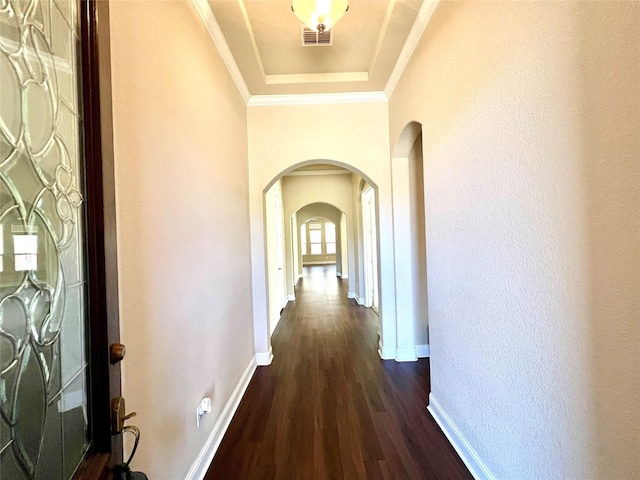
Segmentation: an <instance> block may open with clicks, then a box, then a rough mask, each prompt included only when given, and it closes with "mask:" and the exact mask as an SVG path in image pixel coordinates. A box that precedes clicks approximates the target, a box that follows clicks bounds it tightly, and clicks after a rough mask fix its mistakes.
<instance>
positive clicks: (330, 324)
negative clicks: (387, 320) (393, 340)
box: [205, 266, 472, 480]
mask: <svg viewBox="0 0 640 480" xmlns="http://www.w3.org/2000/svg"><path fill="white" fill-rule="evenodd" d="M377 329H378V317H377V315H376V314H375V313H374V312H372V311H371V309H367V308H364V307H361V306H359V305H357V304H356V302H355V301H354V300H349V299H347V292H346V287H345V286H344V285H342V282H341V280H340V279H337V278H336V277H335V267H333V266H314V267H305V273H304V277H303V279H301V280H300V282H299V283H298V287H297V289H296V300H295V302H289V305H288V306H287V308H286V309H285V310H284V312H283V315H282V318H281V320H280V323H279V325H278V327H277V329H276V331H275V332H274V335H273V339H272V343H273V351H274V356H275V357H274V360H273V363H272V364H271V365H270V366H268V367H258V369H257V370H256V373H255V375H254V377H253V379H252V380H251V383H250V385H249V387H248V389H247V391H246V393H245V396H244V398H243V400H242V402H241V404H240V406H239V408H238V411H237V412H236V415H235V417H234V418H233V420H232V422H231V425H230V426H229V429H228V430H227V433H226V435H225V437H224V439H223V441H222V443H221V444H220V447H219V449H218V451H217V453H216V456H215V458H214V460H213V462H212V464H211V466H210V468H209V471H208V472H207V475H206V477H205V479H206V480H245V479H246V480H270V479H274V480H275V479H277V480H285V479H286V480H291V479H295V480H299V479H300V480H307V479H313V480H316V479H317V480H324V479H327V480H329V479H331V480H334V479H335V480H337V479H347V480H351V479H373V480H376V479H387V480H391V479H397V480H407V479H412V480H413V479H415V480H430V479H471V478H472V477H471V475H470V474H469V472H468V470H467V469H466V467H465V466H464V464H463V463H462V461H461V460H460V458H459V457H458V456H457V454H456V453H455V451H454V450H453V448H452V447H451V445H450V444H449V443H448V441H447V440H446V438H445V436H444V435H443V434H442V432H441V431H440V429H439V428H438V426H437V425H436V423H435V421H434V420H433V419H432V417H431V415H430V414H429V412H427V410H426V408H425V407H426V405H427V403H428V395H429V360H428V359H421V360H419V361H418V362H408V363H397V362H395V361H391V360H387V361H382V360H380V357H379V356H378V353H377V350H376V349H377V341H378V336H377Z"/></svg>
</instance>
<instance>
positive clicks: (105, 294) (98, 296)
mask: <svg viewBox="0 0 640 480" xmlns="http://www.w3.org/2000/svg"><path fill="white" fill-rule="evenodd" d="M79 16H80V18H79V21H80V26H81V50H82V85H81V89H82V96H83V105H84V126H85V128H84V150H85V152H84V153H85V159H86V166H85V169H86V170H85V195H86V212H87V217H86V231H87V238H86V245H87V259H86V268H87V278H88V280H89V281H88V284H89V289H88V292H87V298H88V302H87V303H88V307H87V308H88V311H87V315H88V318H89V338H88V345H89V359H90V370H89V377H90V378H89V389H88V395H89V418H90V420H89V430H90V436H91V443H92V445H91V449H90V451H89V454H88V455H87V457H86V459H85V462H84V463H83V464H82V465H81V467H80V468H79V469H78V471H77V473H76V475H75V476H74V478H75V479H80V478H83V479H84V478H87V479H98V478H110V475H109V473H110V471H111V467H112V466H113V465H114V464H116V463H121V462H122V435H111V407H110V400H111V398H113V397H118V396H120V395H121V385H120V364H115V365H112V364H111V363H110V358H109V346H110V345H111V344H113V343H118V342H119V338H120V328H119V310H118V308H119V307H118V266H117V244H116V241H117V238H116V216H115V213H116V212H115V180H114V157H113V118H112V107H111V64H110V63H111V62H110V51H109V48H110V39H109V4H108V1H106V0H100V1H96V0H81V1H80V12H79Z"/></svg>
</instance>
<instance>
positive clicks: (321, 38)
mask: <svg viewBox="0 0 640 480" xmlns="http://www.w3.org/2000/svg"><path fill="white" fill-rule="evenodd" d="M300 36H301V38H302V46H303V47H330V46H331V45H333V30H327V31H325V32H322V33H320V32H316V31H315V30H311V29H310V28H309V27H305V26H304V25H301V26H300Z"/></svg>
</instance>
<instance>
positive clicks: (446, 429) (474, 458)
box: [427, 393, 496, 480]
mask: <svg viewBox="0 0 640 480" xmlns="http://www.w3.org/2000/svg"><path fill="white" fill-rule="evenodd" d="M427 410H428V411H429V413H430V414H431V416H432V417H433V419H434V420H435V421H436V423H437V424H438V426H439V427H440V430H442V432H443V433H444V434H445V436H446V437H447V439H448V440H449V443H451V445H452V446H453V448H454V449H455V451H456V452H458V455H459V456H460V458H461V459H462V461H463V463H464V464H465V465H466V466H467V468H468V469H469V472H470V473H471V475H473V478H475V479H476V480H496V477H495V476H494V475H493V474H492V473H491V471H490V470H489V468H488V467H487V465H486V464H485V463H484V462H483V461H482V459H481V458H480V456H479V455H478V452H476V451H475V449H474V448H473V447H472V446H471V444H470V443H469V442H468V440H467V439H466V438H465V437H464V435H463V434H462V432H461V431H460V430H459V429H458V427H457V426H456V424H455V423H454V422H453V420H452V419H451V417H450V416H449V415H447V413H446V412H445V411H444V410H443V409H442V406H441V405H440V404H439V403H438V401H437V400H436V399H435V398H434V396H433V394H432V393H431V394H429V406H428V407H427Z"/></svg>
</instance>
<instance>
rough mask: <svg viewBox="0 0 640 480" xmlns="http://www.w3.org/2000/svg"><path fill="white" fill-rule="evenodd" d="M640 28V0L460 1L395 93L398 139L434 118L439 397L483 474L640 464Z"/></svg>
mask: <svg viewBox="0 0 640 480" xmlns="http://www.w3.org/2000/svg"><path fill="white" fill-rule="evenodd" d="M638 31H640V5H639V4H638V3H637V2H622V1H621V2H506V1H505V2H480V3H478V2H442V3H440V4H439V6H438V7H437V9H436V11H435V13H434V16H433V18H432V20H431V22H430V24H429V26H428V27H427V30H426V32H425V34H424V36H423V38H422V40H421V42H420V44H419V45H418V47H417V49H416V51H415V53H414V55H413V57H412V59H411V62H410V64H409V66H408V68H407V70H406V71H405V72H404V75H403V76H402V79H401V81H400V83H399V84H398V86H397V88H396V89H395V93H394V94H393V96H392V97H391V99H390V103H389V110H390V131H391V133H390V139H391V142H392V144H391V147H392V148H393V144H394V142H396V141H397V139H398V137H399V135H400V132H401V131H402V129H403V128H404V127H405V125H407V124H408V123H409V122H410V121H419V122H420V123H421V124H422V129H423V146H424V177H425V190H426V197H427V199H426V200H427V201H426V232H427V257H428V295H429V322H430V323H429V326H430V338H431V368H432V371H431V374H432V398H431V407H430V408H432V409H435V410H436V411H440V412H441V413H444V414H446V415H448V417H449V420H450V421H451V424H450V425H449V430H450V432H452V431H453V432H454V439H455V440H457V442H458V445H461V440H466V441H467V442H468V445H470V446H471V447H472V449H475V453H476V454H477V455H478V459H479V460H480V464H479V465H476V466H477V467H478V469H477V471H478V472H479V473H480V474H481V475H488V474H491V473H492V474H493V475H495V477H497V478H519V479H526V478H530V479H538V478H549V479H551V478H553V479H557V478H620V479H622V478H624V479H628V478H636V477H637V476H638V474H639V473H640V457H639V456H638V455H637V447H638V445H639V444H640V368H638V367H639V364H640V351H639V348H640V332H639V329H640V325H639V322H638V319H639V318H640V311H639V305H640V279H639V275H640V257H639V243H640V241H639V238H638V237H639V232H640V225H639V218H640V212H639V209H640V192H639V191H638V178H639V176H640V171H639V156H640V139H639V138H638V132H640V118H639V115H640V113H639V112H640V98H639V95H640V93H639V92H640V91H639V89H638V85H639V68H640V57H639V53H640V44H639V37H638ZM443 418H444V417H443ZM445 420H446V418H445ZM452 426H455V427H457V429H458V432H457V434H459V436H458V437H457V438H456V437H455V434H456V432H455V431H454V430H453V429H452V428H451V427H452ZM471 462H472V463H473V462H474V459H471ZM482 463H484V466H486V467H487V468H488V471H484V472H482V471H481V468H482V467H483V465H482Z"/></svg>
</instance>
